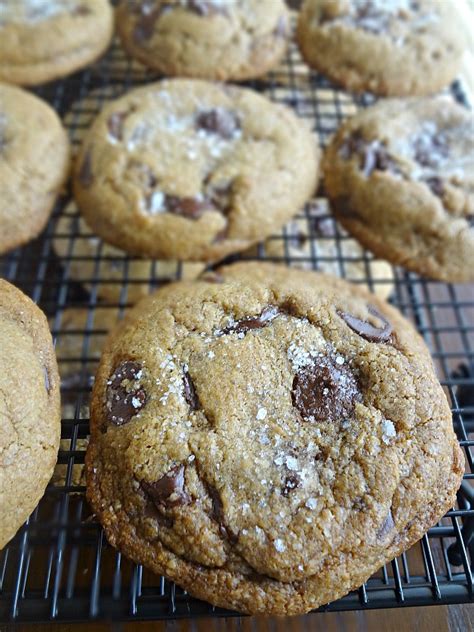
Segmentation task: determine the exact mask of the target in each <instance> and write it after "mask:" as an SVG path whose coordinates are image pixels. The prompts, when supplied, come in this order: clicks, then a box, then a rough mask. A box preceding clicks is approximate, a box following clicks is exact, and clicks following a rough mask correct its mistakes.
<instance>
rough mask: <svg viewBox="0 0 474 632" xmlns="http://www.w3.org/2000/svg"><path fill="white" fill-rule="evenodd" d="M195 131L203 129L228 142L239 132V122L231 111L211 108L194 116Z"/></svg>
mask: <svg viewBox="0 0 474 632" xmlns="http://www.w3.org/2000/svg"><path fill="white" fill-rule="evenodd" d="M196 129H198V130H199V129H203V130H205V131H206V132H210V133H211V134H217V136H220V137H221V138H224V139H225V140H229V139H231V138H233V137H234V136H235V134H236V132H237V131H238V130H240V121H239V118H238V116H237V114H236V113H235V112H232V111H231V110H227V109H225V108H213V109H212V110H203V111H201V112H199V114H198V115H197V116H196Z"/></svg>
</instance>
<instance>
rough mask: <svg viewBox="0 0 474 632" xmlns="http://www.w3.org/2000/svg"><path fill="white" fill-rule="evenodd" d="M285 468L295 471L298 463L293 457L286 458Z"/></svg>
mask: <svg viewBox="0 0 474 632" xmlns="http://www.w3.org/2000/svg"><path fill="white" fill-rule="evenodd" d="M286 467H287V468H288V469H289V470H293V471H295V470H297V469H298V461H297V460H296V459H295V457H294V456H287V457H286Z"/></svg>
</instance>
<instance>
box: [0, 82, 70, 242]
mask: <svg viewBox="0 0 474 632" xmlns="http://www.w3.org/2000/svg"><path fill="white" fill-rule="evenodd" d="M68 173H69V141H68V138H67V134H66V131H65V130H64V129H63V127H62V125H61V122H60V120H59V118H58V116H57V114H56V113H55V112H54V110H53V109H52V108H51V107H50V106H49V105H48V104H47V103H45V102H44V101H42V100H41V99H39V98H38V97H36V96H34V95H32V94H30V93H29V92H26V91H24V90H22V89H21V88H16V87H14V86H8V85H6V84H1V85H0V223H1V231H0V254H2V253H4V252H7V251H8V250H11V249H12V248H16V247H17V246H20V245H22V244H24V243H26V242H27V241H29V240H31V239H33V238H34V237H36V236H37V235H38V234H39V233H40V232H41V231H42V229H43V228H44V226H45V224H46V222H47V221H48V218H49V215H50V213H51V211H52V209H53V206H54V203H55V201H56V198H57V196H58V195H59V193H60V191H61V188H62V187H63V185H64V183H65V181H66V179H67V176H68Z"/></svg>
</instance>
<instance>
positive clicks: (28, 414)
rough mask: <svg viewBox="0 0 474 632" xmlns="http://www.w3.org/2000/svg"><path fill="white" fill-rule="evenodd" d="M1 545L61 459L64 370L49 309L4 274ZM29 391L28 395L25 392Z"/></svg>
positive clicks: (0, 305) (0, 315)
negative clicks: (61, 376) (46, 312)
mask: <svg viewBox="0 0 474 632" xmlns="http://www.w3.org/2000/svg"><path fill="white" fill-rule="evenodd" d="M0 349H1V353H0V418H1V424H0V549H2V548H3V547H4V546H5V544H6V543H7V542H8V541H9V540H11V538H13V536H14V535H15V533H16V532H17V531H18V529H19V527H20V526H21V524H22V523H23V522H24V521H25V520H26V519H27V518H28V516H29V515H30V513H31V512H32V511H33V509H34V508H35V507H36V505H37V504H38V501H39V500H40V498H41V496H42V495H43V493H44V490H45V488H46V485H47V483H48V481H49V479H50V478H51V475H52V473H53V469H54V465H55V463H56V458H57V453H58V446H59V436H60V426H61V423H60V422H61V413H60V405H59V375H58V367H57V363H56V358H55V356H54V349H53V344H52V340H51V334H50V333H49V328H48V323H47V321H46V318H45V316H44V314H43V313H42V312H41V310H40V309H39V308H38V307H36V305H35V304H34V303H33V302H32V301H31V300H30V299H29V298H28V297H26V296H25V295H24V294H23V293H22V292H20V290H18V289H17V288H15V287H13V285H10V283H7V282H6V281H3V280H1V279H0ZM25 395H27V396H25Z"/></svg>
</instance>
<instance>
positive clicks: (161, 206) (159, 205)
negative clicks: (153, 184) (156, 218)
mask: <svg viewBox="0 0 474 632" xmlns="http://www.w3.org/2000/svg"><path fill="white" fill-rule="evenodd" d="M147 210H148V211H149V212H150V213H151V214H152V215H155V214H156V213H163V212H164V211H165V210H166V209H165V194H164V193H163V191H153V193H152V194H151V196H150V201H149V204H148V209H147Z"/></svg>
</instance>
